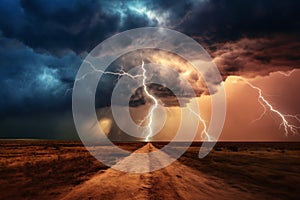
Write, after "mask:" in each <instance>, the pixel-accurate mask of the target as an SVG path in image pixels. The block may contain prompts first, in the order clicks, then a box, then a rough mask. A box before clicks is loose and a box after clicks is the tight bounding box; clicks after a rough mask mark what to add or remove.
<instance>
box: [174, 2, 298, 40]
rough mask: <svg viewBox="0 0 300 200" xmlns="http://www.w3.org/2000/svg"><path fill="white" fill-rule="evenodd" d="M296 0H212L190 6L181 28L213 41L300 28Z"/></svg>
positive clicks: (292, 30)
mask: <svg viewBox="0 0 300 200" xmlns="http://www.w3.org/2000/svg"><path fill="white" fill-rule="evenodd" d="M299 10H300V2H299V1H297V0H287V1H281V0H264V1H261V0H252V1H239V0H209V1H200V3H199V4H197V5H196V6H195V7H193V8H192V10H190V11H189V12H188V13H187V14H186V16H185V17H184V19H183V21H182V22H181V24H180V25H178V26H177V28H178V29H179V30H182V31H184V32H185V33H187V34H189V35H198V36H201V37H203V39H209V40H211V42H215V41H216V40H221V41H224V40H225V41H227V40H236V39H238V38H241V37H258V36H265V35H268V34H276V33H291V32H297V31H299V30H300V20H299Z"/></svg>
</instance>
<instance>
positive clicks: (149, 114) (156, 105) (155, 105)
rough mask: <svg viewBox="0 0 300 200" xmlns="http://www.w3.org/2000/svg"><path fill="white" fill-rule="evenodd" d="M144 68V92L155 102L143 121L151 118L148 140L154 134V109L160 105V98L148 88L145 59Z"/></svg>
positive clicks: (148, 126) (146, 139)
mask: <svg viewBox="0 0 300 200" xmlns="http://www.w3.org/2000/svg"><path fill="white" fill-rule="evenodd" d="M142 70H143V89H144V92H145V94H146V95H147V96H148V97H149V98H150V99H151V100H152V101H153V102H154V104H153V105H152V106H151V107H150V109H149V112H148V115H147V116H146V117H145V118H144V120H142V123H143V122H144V121H145V119H147V118H148V119H149V122H148V124H147V126H146V127H147V128H146V131H147V133H146V138H145V141H146V142H148V141H149V139H150V137H151V136H152V134H153V130H152V126H151V125H152V124H153V117H154V116H153V114H154V111H155V109H156V108H157V107H158V100H157V99H156V98H155V97H154V96H153V95H152V94H150V92H149V90H148V88H147V85H146V80H147V75H146V73H147V70H146V69H145V66H144V61H142Z"/></svg>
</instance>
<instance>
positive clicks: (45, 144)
mask: <svg viewBox="0 0 300 200" xmlns="http://www.w3.org/2000/svg"><path fill="white" fill-rule="evenodd" d="M143 145H145V144H142V143H131V144H122V148H124V149H127V150H129V151H135V150H137V149H139V151H141V149H142V151H147V150H148V148H147V147H142V146H143ZM161 145H162V144H160V143H155V144H154V146H155V147H157V148H159V147H160V146H161ZM197 146H199V144H195V145H194V146H193V147H191V148H189V150H188V151H187V152H186V153H185V154H184V155H183V156H182V157H181V158H180V159H179V160H178V161H176V162H174V163H173V164H172V165H170V166H168V167H166V168H164V169H161V170H158V171H155V172H151V173H146V174H128V173H122V172H119V171H116V170H113V169H110V168H107V167H106V166H104V165H103V164H101V163H99V162H98V161H97V160H95V159H94V158H93V157H92V156H91V155H90V154H89V152H87V150H85V148H84V147H83V146H82V145H81V143H79V142H58V141H27V140H26V141H15V140H9V141H8V140H3V141H0V199H76V198H77V199H82V198H83V199H99V198H100V199H134V198H135V199H233V198H234V199H236V198H239V199H298V198H299V197H300V172H299V169H300V145H299V143H219V144H218V145H217V146H216V147H215V149H214V150H213V151H212V152H211V153H210V154H209V155H208V156H207V157H205V158H204V159H201V160H199V159H198V157H197V154H198V150H199V147H197ZM152 147H153V146H152ZM155 147H153V148H155ZM157 162H160V161H159V159H158V161H157Z"/></svg>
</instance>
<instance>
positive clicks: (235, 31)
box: [0, 0, 300, 137]
mask: <svg viewBox="0 0 300 200" xmlns="http://www.w3.org/2000/svg"><path fill="white" fill-rule="evenodd" d="M299 10H300V2H299V1H297V0H294V1H293V0H286V1H280V0H263V1H261V0H252V1H239V0H227V1H226V0H186V1H176V2H175V1H173V0H172V1H171V0H168V1H165V0H159V1H99V0H85V1H81V0H52V1H34V0H2V1H0V85H1V90H0V95H1V97H2V98H1V99H0V110H1V113H0V126H2V127H6V128H5V129H6V130H8V131H7V134H8V136H9V132H14V133H15V134H16V135H17V134H19V133H21V132H22V130H21V128H19V129H18V130H17V129H15V131H13V129H12V128H13V126H14V124H16V123H17V122H15V123H14V119H16V120H17V121H21V119H22V117H24V116H26V115H30V116H32V118H30V120H29V121H30V122H28V123H29V124H34V121H35V118H34V117H33V116H35V117H36V118H39V114H44V113H48V114H49V116H51V117H49V120H48V121H49V122H50V121H51V122H53V121H55V120H52V119H55V116H59V115H60V112H65V111H66V112H69V111H70V109H71V98H70V96H71V95H70V93H68V92H67V91H68V89H69V88H71V87H72V84H73V81H74V78H75V74H76V71H77V70H78V68H79V66H80V64H81V62H82V59H83V58H84V56H85V55H86V54H87V52H89V51H90V50H92V49H93V48H94V47H95V46H96V45H98V44H99V43H100V42H102V41H103V40H105V39H106V38H108V37H110V36H112V35H114V34H116V33H119V32H121V31H125V30H128V29H131V28H137V27H145V26H164V27H168V28H172V29H175V30H178V31H181V32H183V33H185V34H188V35H190V36H192V37H194V38H195V39H196V40H197V41H199V42H200V43H201V44H202V45H203V46H205V48H206V49H207V50H208V51H209V52H210V54H211V55H212V57H213V58H214V59H215V61H216V63H217V64H218V67H219V68H220V70H221V73H222V74H223V75H224V78H225V77H226V76H228V75H247V76H255V75H267V74H268V73H269V72H272V71H276V70H289V69H291V68H298V67H299V66H300V64H299V57H300V56H299V52H300V50H299V46H300V45H299V44H300V41H299V39H298V38H299V37H298V35H300V34H299V32H300V19H299V14H298V12H299ZM116 80H117V77H115V76H105V77H103V79H102V80H101V83H103V84H104V85H105V87H103V88H105V90H103V93H104V94H105V95H106V97H109V94H111V91H112V89H113V86H114V82H115V81H116ZM152 87H154V86H153V85H152ZM154 88H155V87H154ZM154 90H155V91H154V92H156V94H157V95H163V94H166V93H168V91H163V92H160V91H159V90H158V89H154ZM66 92H67V93H66ZM65 93H66V95H65ZM169 96H172V95H171V94H170V95H169ZM172 99H173V98H172ZM165 100H166V101H167V100H168V99H167V98H166V99H165ZM169 100H170V101H171V98H170V99H169ZM138 101H140V100H137V101H136V102H135V103H143V100H141V101H140V102H138ZM174 102H175V101H174ZM174 102H173V101H172V102H169V104H172V103H174ZM109 103H110V102H109V98H107V99H102V102H101V103H100V104H101V105H102V106H105V105H108V104H109ZM174 104H176V102H175V103H174ZM20 115H21V116H22V117H19V116H20ZM16 117H17V118H16ZM45 118H47V117H45ZM50 118H51V119H50ZM8 119H9V120H8ZM1 120H6V121H5V122H4V121H2V122H1ZM22 124H23V125H24V124H26V122H24V123H22ZM51 124H52V125H51V126H54V124H57V123H51ZM23 125H22V126H20V127H23ZM24 126H25V125H24ZM32 127H33V125H32ZM41 127H44V126H41ZM45 127H47V125H45ZM40 130H42V128H40V129H39V131H40ZM49 130H50V129H49ZM25 132H27V133H28V132H35V133H37V131H34V130H31V128H30V127H28V129H26V131H25ZM21 134H22V133H21ZM25 134H26V133H25ZM49 134H50V132H49ZM37 135H38V134H37ZM44 136H45V135H44ZM42 137H43V136H42Z"/></svg>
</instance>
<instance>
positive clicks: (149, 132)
mask: <svg viewBox="0 0 300 200" xmlns="http://www.w3.org/2000/svg"><path fill="white" fill-rule="evenodd" d="M83 62H86V63H87V64H89V66H90V67H91V68H92V71H90V72H87V73H85V74H83V75H82V76H80V77H78V78H76V79H75V82H77V81H81V80H83V79H85V78H86V77H87V76H88V75H90V74H93V73H95V72H100V73H102V74H109V75H115V76H118V79H119V78H120V77H122V76H127V77H129V78H132V79H137V78H141V77H142V78H143V79H142V84H143V90H144V93H145V94H146V95H147V96H148V97H149V98H150V99H151V100H152V101H153V102H154V104H153V105H152V106H151V107H150V109H149V112H148V114H147V116H146V117H145V118H144V119H143V120H142V121H141V122H140V123H139V125H140V126H141V125H142V124H143V123H144V122H145V121H146V120H148V124H147V125H146V127H147V128H146V133H144V134H146V138H145V141H146V142H148V141H149V139H150V137H151V136H152V135H153V130H152V125H153V121H154V120H153V117H154V111H155V109H156V108H157V107H158V103H159V102H158V100H157V99H156V98H155V96H153V95H152V94H150V91H149V90H148V88H147V85H146V81H147V74H146V73H147V70H146V68H145V66H144V61H142V65H141V67H142V70H143V73H142V74H137V75H132V74H130V73H127V72H125V71H124V70H123V68H121V69H120V70H119V72H111V71H104V70H101V69H97V68H96V67H95V66H94V65H93V64H92V63H91V62H89V61H87V60H84V61H83ZM72 89H73V88H69V89H67V91H66V93H68V92H70V91H71V90H72ZM66 93H65V94H66Z"/></svg>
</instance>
